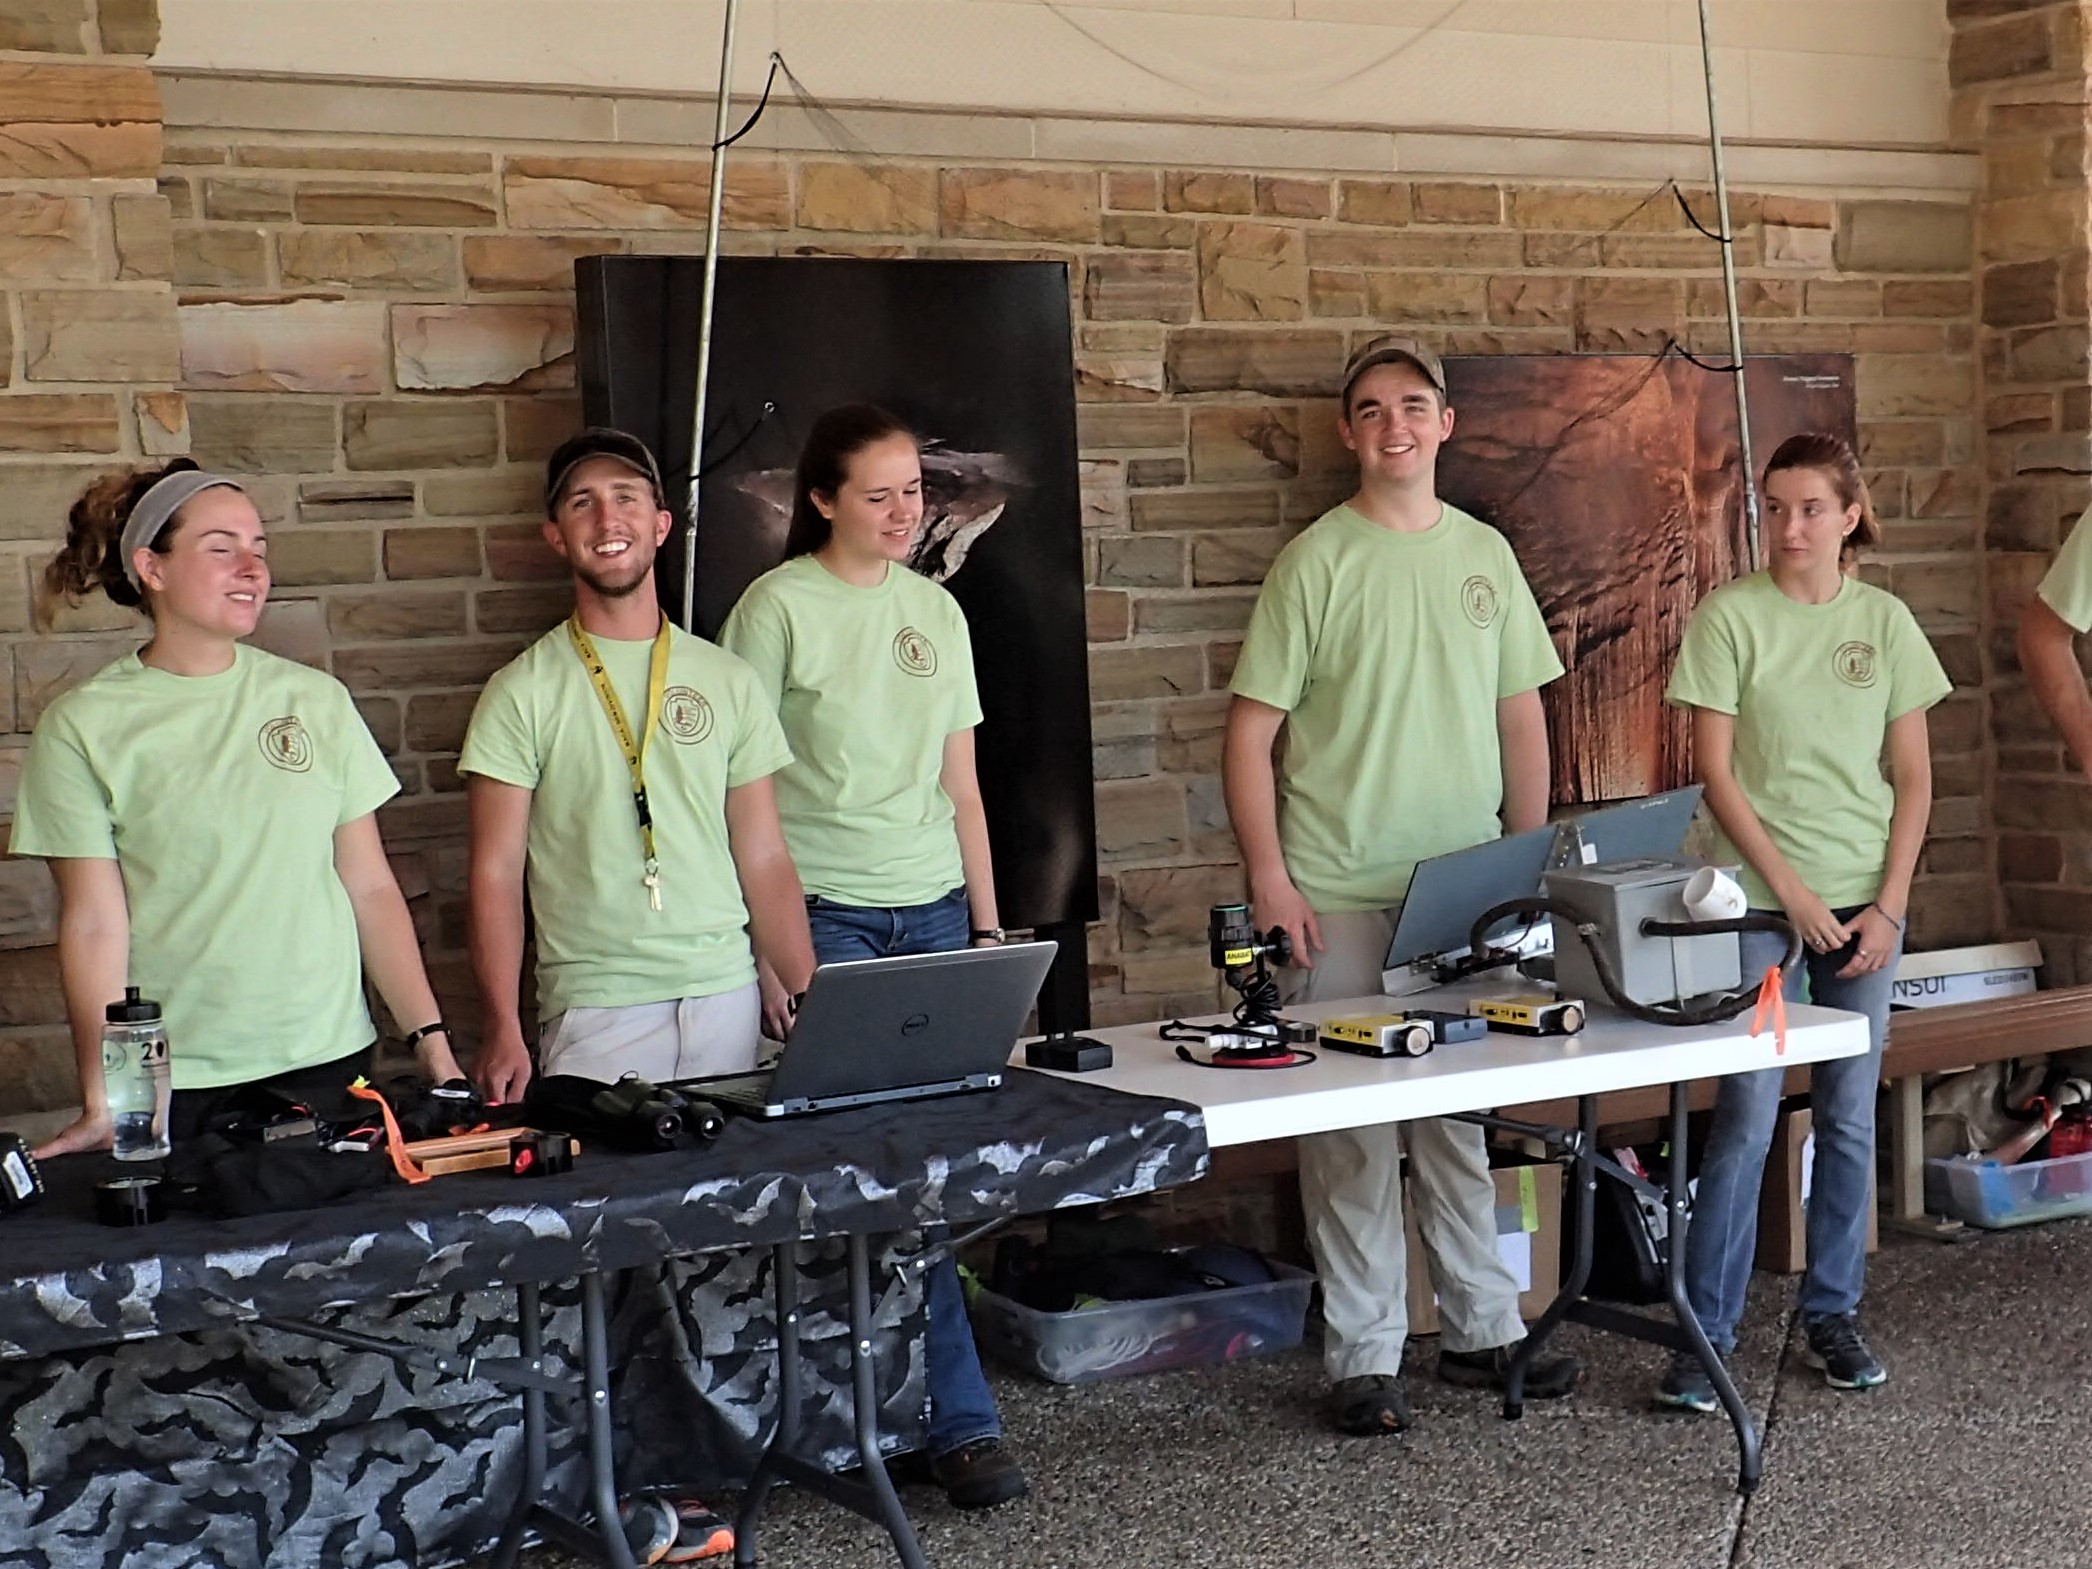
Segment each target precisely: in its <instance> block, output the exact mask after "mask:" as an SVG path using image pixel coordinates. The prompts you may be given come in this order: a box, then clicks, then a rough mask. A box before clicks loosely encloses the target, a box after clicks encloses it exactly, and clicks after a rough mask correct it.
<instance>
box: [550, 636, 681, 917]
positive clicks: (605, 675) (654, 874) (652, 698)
mask: <svg viewBox="0 0 2092 1569" xmlns="http://www.w3.org/2000/svg"><path fill="white" fill-rule="evenodd" d="M567 639H568V641H569V642H571V643H572V644H573V645H574V652H575V653H577V654H579V655H580V656H581V664H582V668H583V669H585V670H587V671H588V679H589V681H590V683H591V684H592V685H593V686H594V687H595V689H596V696H597V697H598V698H599V699H600V700H601V701H602V704H603V712H604V713H606V714H608V715H609V716H610V728H611V730H612V731H613V732H615V733H616V735H617V744H618V747H619V748H620V749H621V750H622V751H623V752H624V754H625V766H626V767H627V768H629V769H630V770H631V771H632V804H633V805H634V806H636V807H638V808H639V847H640V849H641V850H643V851H644V852H645V854H646V876H645V878H644V879H643V880H644V881H645V883H646V891H647V898H648V899H649V900H650V901H651V902H652V904H653V906H654V908H655V909H657V910H658V909H660V908H661V862H660V860H659V858H658V857H656V856H655V854H654V814H653V812H652V811H651V810H649V808H648V807H647V800H646V749H647V748H648V747H649V746H650V745H652V744H653V740H654V727H655V726H656V725H658V724H660V722H661V695H662V693H663V692H665V691H667V689H668V617H667V616H665V615H664V616H663V617H662V618H661V630H660V631H658V632H656V633H655V634H654V651H653V653H652V654H651V655H649V656H648V658H647V669H646V724H645V725H644V726H643V727H642V728H641V730H640V733H639V739H638V740H637V741H634V740H633V739H632V726H631V725H630V724H629V723H628V722H627V721H626V719H625V705H624V704H622V703H620V702H619V701H618V700H617V688H615V687H614V686H612V685H611V684H610V672H609V671H607V670H605V669H604V668H603V660H602V656H601V655H599V654H598V653H597V652H596V645H595V640H594V639H592V638H591V637H590V636H589V635H588V633H587V632H585V631H583V630H582V627H581V617H580V615H579V613H576V614H575V615H573V616H572V617H570V618H569V619H568V621H567Z"/></svg>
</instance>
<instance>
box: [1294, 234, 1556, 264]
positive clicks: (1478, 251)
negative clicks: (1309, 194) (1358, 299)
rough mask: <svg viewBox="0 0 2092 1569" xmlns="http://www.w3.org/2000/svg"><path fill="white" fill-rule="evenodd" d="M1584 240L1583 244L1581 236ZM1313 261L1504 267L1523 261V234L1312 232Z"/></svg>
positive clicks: (1309, 248) (1310, 253)
mask: <svg viewBox="0 0 2092 1569" xmlns="http://www.w3.org/2000/svg"><path fill="white" fill-rule="evenodd" d="M1578 243H1579V244H1583V243H1584V242H1583V239H1582V238H1581V237H1580V238H1579V240H1578ZM1584 250H1585V252H1586V254H1584V255H1583V257H1582V260H1581V261H1580V262H1579V263H1578V265H1580V266H1584V267H1589V266H1591V265H1592V264H1593V263H1594V262H1595V260H1596V252H1595V251H1592V250H1591V248H1590V247H1589V246H1588V245H1585V246H1584ZM1307 252H1308V265H1309V266H1311V267H1335V268H1349V267H1360V268H1365V269H1368V270H1370V271H1380V272H1400V271H1403V270H1405V269H1411V268H1416V269H1422V268H1430V267H1455V268H1459V269H1461V270H1463V271H1473V272H1490V271H1501V270H1505V269H1508V268H1515V267H1519V266H1521V265H1523V258H1524V249H1523V246H1522V244H1521V241H1520V236H1518V235H1517V234H1514V233H1512V232H1511V231H1509V230H1507V229H1426V230H1421V231H1419V230H1411V231H1407V232H1399V231H1397V232H1388V233H1381V234H1373V233H1366V232H1361V231H1357V230H1352V231H1348V232H1346V231H1333V232H1321V231H1315V230H1310V231H1309V232H1308V235H1307Z"/></svg>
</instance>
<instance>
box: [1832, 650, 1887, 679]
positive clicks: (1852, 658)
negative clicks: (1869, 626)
mask: <svg viewBox="0 0 2092 1569" xmlns="http://www.w3.org/2000/svg"><path fill="white" fill-rule="evenodd" d="M1877 663H1878V662H1877V660H1876V659H1875V655H1874V645H1873V644H1872V643H1861V642H1858V641H1854V642H1851V643H1840V644H1839V645H1838V651H1837V652H1836V653H1835V654H1832V655H1831V669H1832V670H1833V671H1835V672H1836V673H1837V677H1838V679H1839V680H1840V681H1843V682H1844V683H1845V684H1846V685H1847V686H1858V687H1869V686H1872V685H1873V684H1874V678H1875V674H1876V670H1877Z"/></svg>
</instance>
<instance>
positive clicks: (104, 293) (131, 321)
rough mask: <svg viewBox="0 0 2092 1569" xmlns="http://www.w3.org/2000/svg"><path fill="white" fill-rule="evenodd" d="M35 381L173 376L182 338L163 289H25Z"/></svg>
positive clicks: (27, 365)
mask: <svg viewBox="0 0 2092 1569" xmlns="http://www.w3.org/2000/svg"><path fill="white" fill-rule="evenodd" d="M20 298H21V310H22V347H23V355H22V361H23V370H24V372H25V373H26V375H27V376H28V379H29V380H31V381H88V382H96V381H99V382H136V381H145V382H152V381H173V380H174V379H175V378H176V376H177V375H178V374H179V366H180V357H181V351H180V338H179V334H178V333H177V331H176V329H175V322H174V296H173V295H172V294H171V293H169V292H167V291H166V290H164V289H124V290H115V289H109V290H84V289H82V290H74V289H51V290H30V291H25V292H24V293H23V294H22V295H21V297H20Z"/></svg>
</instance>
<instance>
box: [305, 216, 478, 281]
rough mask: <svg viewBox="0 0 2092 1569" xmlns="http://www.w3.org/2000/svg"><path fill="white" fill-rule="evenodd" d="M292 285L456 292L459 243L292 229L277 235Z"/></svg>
mask: <svg viewBox="0 0 2092 1569" xmlns="http://www.w3.org/2000/svg"><path fill="white" fill-rule="evenodd" d="M276 246H277V256H278V259H279V265H280V266H281V268H282V272H283V281H284V284H285V286H286V287H297V288H304V287H311V286H314V285H333V286H336V287H340V288H348V289H452V288H456V287H457V282H458V257H457V247H456V242H455V241H453V240H452V239H451V237H450V236H449V235H446V234H424V233H418V232H416V231H414V230H411V229H370V230H355V229H290V230H286V231H285V232H284V233H283V234H281V235H279V236H278V237H277V241H276Z"/></svg>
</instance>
